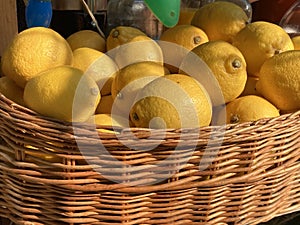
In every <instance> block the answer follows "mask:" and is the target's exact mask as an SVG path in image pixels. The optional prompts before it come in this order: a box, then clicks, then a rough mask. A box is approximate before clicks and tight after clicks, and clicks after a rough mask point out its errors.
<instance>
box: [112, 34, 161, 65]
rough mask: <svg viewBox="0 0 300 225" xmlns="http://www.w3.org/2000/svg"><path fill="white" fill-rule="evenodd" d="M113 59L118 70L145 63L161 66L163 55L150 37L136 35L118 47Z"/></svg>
mask: <svg viewBox="0 0 300 225" xmlns="http://www.w3.org/2000/svg"><path fill="white" fill-rule="evenodd" d="M114 59H115V62H116V63H117V65H118V66H119V68H123V67H125V66H127V65H129V64H132V63H136V62H146V61H150V62H157V63H160V64H163V53H162V50H161V48H160V46H159V45H158V44H157V42H156V41H154V40H153V39H151V38H150V37H147V36H144V35H138V36H135V37H133V38H132V39H131V40H130V41H128V42H127V43H126V44H122V45H121V46H119V48H118V49H117V50H116V52H115V56H114Z"/></svg>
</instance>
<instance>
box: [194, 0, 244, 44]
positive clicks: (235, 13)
mask: <svg viewBox="0 0 300 225" xmlns="http://www.w3.org/2000/svg"><path fill="white" fill-rule="evenodd" d="M247 21H248V16H247V14H246V13H245V12H244V10H243V9H242V8H241V7H239V6H238V5H236V4H235V3H232V2H226V1H217V2H212V3H209V4H206V5H204V6H202V7H201V8H199V9H198V10H197V11H196V13H195V15H194V17H193V19H192V21H191V24H192V25H194V26H196V27H199V28H201V29H202V30H203V31H204V32H205V33H206V34H207V36H208V39H209V40H210V41H213V40H223V41H228V42H232V39H233V37H234V36H235V35H236V34H237V33H238V32H239V31H240V30H241V29H243V28H244V27H245V26H246V23H247Z"/></svg>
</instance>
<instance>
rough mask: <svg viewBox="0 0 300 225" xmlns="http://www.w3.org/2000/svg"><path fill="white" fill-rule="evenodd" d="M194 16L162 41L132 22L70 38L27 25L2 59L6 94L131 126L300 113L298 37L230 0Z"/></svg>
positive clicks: (44, 110)
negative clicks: (106, 31)
mask: <svg viewBox="0 0 300 225" xmlns="http://www.w3.org/2000/svg"><path fill="white" fill-rule="evenodd" d="M185 16H187V14H186V15H185ZM188 16H189V18H187V17H186V18H183V14H182V17H181V18H180V20H179V23H178V24H177V25H176V26H174V27H172V28H168V29H166V30H165V31H164V32H163V34H162V35H161V37H160V40H153V39H151V38H150V37H148V36H147V35H146V34H145V33H143V32H142V31H140V30H139V29H137V28H134V27H126V26H118V27H115V28H114V29H113V30H111V31H110V33H109V35H108V36H107V37H102V36H100V35H99V34H98V33H97V32H94V31H90V30H82V31H78V32H76V33H74V34H72V35H71V36H70V37H68V38H66V39H65V38H63V37H62V36H60V35H59V34H58V33H57V32H55V31H54V30H52V29H50V28H42V27H36V28H29V29H27V30H25V31H22V32H20V33H19V34H18V35H17V36H16V37H15V38H14V40H13V41H12V43H11V44H10V45H9V46H8V47H7V49H6V51H5V53H4V54H3V57H2V60H1V70H2V73H3V74H4V76H2V77H1V78H0V92H1V93H2V94H4V95H5V96H6V97H8V98H10V99H11V100H13V101H14V102H16V103H18V104H20V105H23V106H26V107H28V108H30V109H32V110H35V111H36V112H38V113H39V114H41V115H43V116H47V117H53V118H56V119H60V120H64V121H69V122H88V123H96V124H99V125H108V126H110V125H113V126H123V127H151V128H182V127H202V126H209V125H215V124H217V125H220V124H225V123H227V124H228V123H240V122H247V121H256V120H258V119H262V118H269V117H277V116H279V115H280V114H282V113H287V112H295V111H297V110H299V109H300V60H299V58H300V50H299V37H296V38H291V37H290V36H289V35H288V34H287V33H286V32H285V31H284V30H283V29H282V28H281V27H279V26H278V25H276V24H273V23H270V22H266V21H257V22H249V18H248V17H247V15H246V14H245V12H244V11H243V9H242V8H240V7H239V6H237V5H235V4H234V3H231V2H225V1H217V2H214V3H209V4H207V5H205V6H203V7H201V8H199V9H197V10H195V11H191V13H190V14H188ZM203 65H204V66H203ZM211 83H213V85H215V88H216V87H217V89H218V90H217V91H215V90H212V89H211V88H210V86H211ZM218 91H219V92H220V94H221V97H222V98H220V97H218V98H217V97H216V95H217V92H218Z"/></svg>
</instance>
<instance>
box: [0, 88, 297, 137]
mask: <svg viewBox="0 0 300 225" xmlns="http://www.w3.org/2000/svg"><path fill="white" fill-rule="evenodd" d="M3 103H5V104H6V105H7V106H8V107H7V108H8V109H9V110H10V111H20V112H22V113H25V114H27V115H28V116H30V117H33V118H37V119H39V120H41V121H46V122H50V123H53V124H57V125H59V126H60V127H61V126H65V127H73V126H76V127H82V128H87V129H91V128H92V129H95V124H89V123H87V122H68V121H64V120H60V119H56V118H53V117H48V116H44V115H41V114H39V113H37V112H36V111H34V110H32V109H30V108H28V107H26V106H22V105H20V104H18V103H16V102H14V101H12V100H11V99H9V98H7V97H6V96H5V95H4V94H2V93H0V108H1V104H3ZM299 116H300V109H298V110H296V111H293V112H287V113H284V114H281V115H279V116H277V117H271V118H261V119H258V120H256V121H249V122H242V123H235V124H224V125H210V126H203V127H196V128H166V129H163V128H162V129H154V128H141V127H120V126H108V125H96V129H97V130H98V132H99V133H101V129H104V130H115V131H122V130H125V131H126V130H130V131H145V132H149V131H150V132H151V131H160V132H176V133H178V132H179V133H181V132H185V131H192V130H198V131H199V130H210V131H211V130H232V129H243V128H249V127H257V126H261V125H266V124H270V123H277V122H278V123H280V122H282V121H285V120H287V119H289V118H290V119H291V120H293V118H298V117H299Z"/></svg>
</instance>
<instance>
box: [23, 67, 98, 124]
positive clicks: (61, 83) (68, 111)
mask: <svg viewBox="0 0 300 225" xmlns="http://www.w3.org/2000/svg"><path fill="white" fill-rule="evenodd" d="M100 98H101V96H100V91H99V88H98V86H97V84H96V82H95V81H94V80H93V79H92V78H90V77H88V76H84V75H83V72H82V71H81V70H79V69H76V68H73V67H70V66H60V67H55V68H52V69H49V70H47V71H45V72H42V73H40V74H39V75H38V76H36V77H34V78H32V79H30V80H29V81H28V82H27V84H26V86H25V89H24V101H25V103H26V105H27V106H28V107H29V108H31V109H32V110H35V111H36V112H38V113H40V114H41V115H44V116H48V117H52V118H56V119H60V120H64V121H69V122H84V121H86V120H87V119H88V118H89V117H90V116H91V115H93V114H94V112H95V110H96V107H97V105H98V104H99V101H100Z"/></svg>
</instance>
